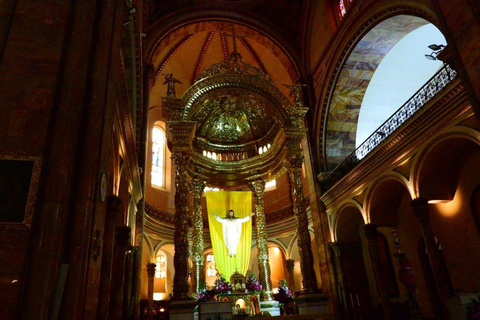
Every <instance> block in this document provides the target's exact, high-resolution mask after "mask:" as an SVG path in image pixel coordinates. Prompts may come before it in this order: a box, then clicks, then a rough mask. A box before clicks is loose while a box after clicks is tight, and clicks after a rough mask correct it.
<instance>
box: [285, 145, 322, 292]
mask: <svg viewBox="0 0 480 320" xmlns="http://www.w3.org/2000/svg"><path fill="white" fill-rule="evenodd" d="M302 164H303V155H301V154H300V155H296V156H292V157H290V158H289V159H288V161H287V170H288V177H289V179H290V192H291V194H292V199H293V212H294V214H295V220H296V221H297V235H298V240H297V243H298V252H299V254H300V270H301V272H302V277H303V280H302V283H303V291H304V292H305V293H314V292H316V291H317V276H316V275H315V271H314V269H313V253H312V242H311V240H310V232H309V231H308V216H307V208H306V203H305V197H304V195H303V183H302Z"/></svg>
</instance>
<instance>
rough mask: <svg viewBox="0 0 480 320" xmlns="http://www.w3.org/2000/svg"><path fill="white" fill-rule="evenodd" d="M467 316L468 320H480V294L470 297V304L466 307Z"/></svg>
mask: <svg viewBox="0 0 480 320" xmlns="http://www.w3.org/2000/svg"><path fill="white" fill-rule="evenodd" d="M467 318H468V319H469V320H480V296H477V297H474V298H473V299H472V306H471V307H470V308H468V309H467Z"/></svg>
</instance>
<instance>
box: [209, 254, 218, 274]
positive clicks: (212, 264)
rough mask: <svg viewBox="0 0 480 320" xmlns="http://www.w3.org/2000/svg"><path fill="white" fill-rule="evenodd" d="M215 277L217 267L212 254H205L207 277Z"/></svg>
mask: <svg viewBox="0 0 480 320" xmlns="http://www.w3.org/2000/svg"><path fill="white" fill-rule="evenodd" d="M216 276H217V266H216V265H215V258H214V256H213V253H209V254H207V277H216Z"/></svg>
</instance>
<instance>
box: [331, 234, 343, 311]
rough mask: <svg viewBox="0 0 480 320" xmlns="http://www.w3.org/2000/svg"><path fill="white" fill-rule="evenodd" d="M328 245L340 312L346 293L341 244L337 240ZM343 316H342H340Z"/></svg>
mask: <svg viewBox="0 0 480 320" xmlns="http://www.w3.org/2000/svg"><path fill="white" fill-rule="evenodd" d="M330 247H331V248H332V251H333V257H334V261H335V273H336V278H337V292H338V304H339V306H338V310H341V314H343V312H344V311H345V309H346V306H347V304H346V300H345V299H346V298H345V297H346V293H345V274H344V272H343V260H342V246H341V245H340V244H339V243H338V242H332V243H331V244H330ZM342 318H343V317H342Z"/></svg>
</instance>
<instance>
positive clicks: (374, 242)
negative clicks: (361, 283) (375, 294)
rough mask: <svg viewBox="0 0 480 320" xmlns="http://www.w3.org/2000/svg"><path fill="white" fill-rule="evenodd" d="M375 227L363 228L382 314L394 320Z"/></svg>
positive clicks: (371, 225)
mask: <svg viewBox="0 0 480 320" xmlns="http://www.w3.org/2000/svg"><path fill="white" fill-rule="evenodd" d="M377 227H378V226H377V225H374V224H367V225H365V226H364V227H363V228H364V230H365V235H366V237H367V241H368V247H369V249H370V255H371V257H372V263H373V269H374V271H375V280H376V282H377V288H378V290H379V294H380V300H381V301H382V305H383V313H384V316H385V319H386V320H391V319H394V316H393V313H392V306H391V302H390V298H389V297H388V292H387V281H386V278H387V270H385V266H384V265H383V264H382V262H381V261H380V253H379V248H378V231H377Z"/></svg>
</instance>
